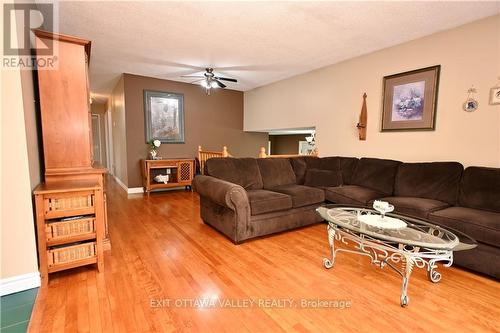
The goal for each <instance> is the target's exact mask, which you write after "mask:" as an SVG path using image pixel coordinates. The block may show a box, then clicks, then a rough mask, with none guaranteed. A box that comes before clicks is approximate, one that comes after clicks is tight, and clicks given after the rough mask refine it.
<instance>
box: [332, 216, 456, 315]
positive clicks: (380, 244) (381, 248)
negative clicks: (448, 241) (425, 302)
mask: <svg viewBox="0 0 500 333" xmlns="http://www.w3.org/2000/svg"><path fill="white" fill-rule="evenodd" d="M327 231H328V242H329V244H330V248H331V252H332V257H331V259H327V258H325V259H323V265H324V266H325V268H332V267H333V265H334V264H335V257H336V255H337V252H341V251H342V252H349V253H355V254H360V255H364V256H367V257H369V258H370V259H371V263H372V264H375V265H378V266H379V267H380V268H384V267H385V266H386V265H387V266H389V267H390V268H392V269H393V270H394V271H395V272H397V273H398V274H399V275H401V277H402V278H403V283H402V285H401V300H400V302H401V306H402V307H405V306H407V305H408V301H409V298H408V283H409V281H410V275H411V272H412V270H413V268H414V267H418V268H424V267H425V268H426V269H427V276H428V278H429V280H430V281H431V282H434V283H436V282H439V280H441V274H440V273H439V272H437V271H436V268H437V264H436V263H437V262H438V261H442V262H443V264H444V266H445V267H450V266H451V265H452V264H453V251H451V250H434V249H427V248H422V247H416V246H409V245H403V244H397V243H394V242H388V241H383V240H380V239H376V238H373V237H370V236H367V235H365V234H358V233H355V232H353V231H350V230H347V229H344V228H340V227H334V226H332V225H331V224H328V226H327ZM335 240H337V241H339V242H341V243H342V244H344V245H348V244H349V243H352V244H354V248H353V249H352V250H351V249H346V248H337V249H336V248H335ZM398 265H399V266H400V267H399V268H398Z"/></svg>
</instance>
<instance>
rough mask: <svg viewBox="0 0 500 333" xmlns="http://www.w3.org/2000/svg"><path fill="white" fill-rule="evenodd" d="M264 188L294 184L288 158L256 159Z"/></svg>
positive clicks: (293, 174) (293, 175) (293, 176)
mask: <svg viewBox="0 0 500 333" xmlns="http://www.w3.org/2000/svg"><path fill="white" fill-rule="evenodd" d="M257 164H258V165H259V169H260V174H261V176H262V183H263V185H264V188H266V189H269V188H273V187H276V186H280V185H289V184H296V178H295V173H294V172H293V169H292V164H291V163H290V160H289V159H288V158H274V157H272V158H259V159H257Z"/></svg>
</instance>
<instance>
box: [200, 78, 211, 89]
mask: <svg viewBox="0 0 500 333" xmlns="http://www.w3.org/2000/svg"><path fill="white" fill-rule="evenodd" d="M200 84H201V86H202V87H203V88H206V89H208V88H210V85H209V83H208V81H207V80H203V81H201V82H200Z"/></svg>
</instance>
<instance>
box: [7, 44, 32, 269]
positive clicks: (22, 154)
mask: <svg viewBox="0 0 500 333" xmlns="http://www.w3.org/2000/svg"><path fill="white" fill-rule="evenodd" d="M1 47H2V54H3V45H2V46H1ZM1 82H2V84H1V90H2V92H1V94H2V116H1V118H2V119H1V122H2V125H1V126H2V130H1V146H2V163H1V170H0V173H1V175H2V176H1V187H2V194H1V209H0V210H1V222H0V223H1V229H0V231H1V232H0V234H1V236H0V238H1V246H0V249H1V265H0V278H1V279H5V278H9V277H14V276H18V275H22V274H28V273H34V272H37V271H38V264H37V252H36V241H35V227H34V219H33V206H32V202H31V198H32V196H31V183H30V169H29V162H28V146H27V136H26V130H25V117H24V110H23V86H22V82H21V71H20V70H19V69H9V70H3V69H2V70H1ZM27 107H29V108H31V107H33V106H32V104H31V103H28V105H27ZM34 181H36V179H34Z"/></svg>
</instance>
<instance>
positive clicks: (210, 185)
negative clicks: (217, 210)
mask: <svg viewBox="0 0 500 333" xmlns="http://www.w3.org/2000/svg"><path fill="white" fill-rule="evenodd" d="M193 188H194V190H195V191H196V192H198V194H199V195H200V196H203V197H206V198H207V199H210V200H211V201H213V202H215V203H216V204H219V205H221V206H224V207H227V208H229V209H231V210H233V211H241V210H249V208H250V203H249V201H248V196H247V193H246V191H245V189H244V188H243V187H241V186H240V185H237V184H233V183H230V182H227V181H225V180H222V179H218V178H215V177H211V176H204V175H198V176H196V177H195V178H194V180H193Z"/></svg>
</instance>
